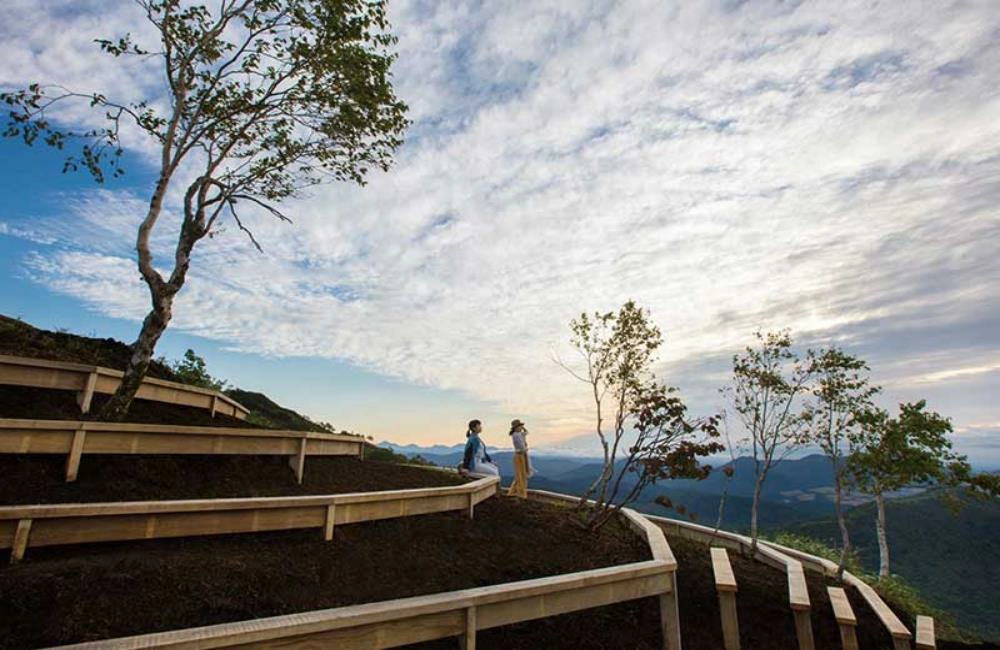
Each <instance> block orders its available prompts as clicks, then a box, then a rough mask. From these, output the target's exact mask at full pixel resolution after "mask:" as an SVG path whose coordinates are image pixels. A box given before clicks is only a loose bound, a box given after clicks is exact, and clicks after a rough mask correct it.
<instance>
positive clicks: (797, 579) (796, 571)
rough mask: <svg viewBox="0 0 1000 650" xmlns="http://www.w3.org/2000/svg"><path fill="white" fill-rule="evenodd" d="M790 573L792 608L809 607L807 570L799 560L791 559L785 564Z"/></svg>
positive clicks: (789, 598)
mask: <svg viewBox="0 0 1000 650" xmlns="http://www.w3.org/2000/svg"><path fill="white" fill-rule="evenodd" d="M785 567H786V571H787V573H788V602H789V604H791V606H792V609H809V607H810V603H809V587H808V585H807V584H806V575H805V571H804V570H803V569H802V564H801V563H800V562H799V561H798V560H792V559H791V558H789V561H788V562H787V563H786V565H785Z"/></svg>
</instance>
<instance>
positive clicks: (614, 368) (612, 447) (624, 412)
mask: <svg viewBox="0 0 1000 650" xmlns="http://www.w3.org/2000/svg"><path fill="white" fill-rule="evenodd" d="M570 329H571V330H572V333H573V334H572V338H571V339H570V342H571V343H572V344H573V347H574V348H576V350H577V351H578V352H579V353H580V356H581V357H582V358H583V360H584V362H585V364H586V372H585V373H583V374H581V373H577V372H576V371H574V370H573V369H572V368H570V367H568V366H567V365H565V364H562V363H561V362H560V365H562V367H563V368H564V369H565V370H566V371H567V372H569V373H570V374H571V375H573V377H575V378H577V379H579V380H580V381H582V382H584V383H586V384H588V385H589V387H590V391H591V396H592V399H593V400H594V408H595V414H596V426H595V431H596V434H597V438H598V440H599V441H600V443H601V449H602V452H603V454H604V458H603V464H602V468H601V473H600V474H599V475H598V476H597V478H596V479H594V482H593V483H592V484H591V485H590V487H588V488H587V490H586V492H584V493H583V494H582V495H581V496H580V502H579V507H581V508H582V507H583V506H584V504H586V501H587V499H589V498H590V497H591V496H593V495H596V500H597V503H598V504H603V503H604V502H605V501H606V500H607V493H608V486H609V484H610V483H611V480H612V477H613V475H614V472H615V461H616V460H617V457H618V450H619V447H620V446H621V444H622V438H623V437H624V436H625V432H626V420H627V419H628V417H629V413H630V412H631V411H632V409H633V406H634V405H635V404H636V403H637V401H638V399H639V397H640V396H641V395H642V394H643V393H644V392H645V391H647V390H649V388H650V387H651V386H652V385H653V373H652V363H653V355H654V354H655V352H656V350H657V349H658V348H659V347H660V345H661V344H662V342H663V337H662V335H661V334H660V330H659V328H657V327H656V326H655V325H654V324H653V323H652V322H651V321H650V319H649V314H648V312H647V311H646V310H644V309H642V308H640V307H639V306H637V305H636V304H635V302H633V301H631V300H629V301H628V302H626V303H625V304H624V305H622V307H621V309H619V310H618V312H617V313H616V312H607V313H603V314H602V313H597V312H595V313H594V314H592V315H588V314H586V313H583V314H580V317H579V318H577V319H575V320H573V321H572V322H571V323H570ZM608 420H610V423H608Z"/></svg>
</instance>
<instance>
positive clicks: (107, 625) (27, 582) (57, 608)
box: [0, 498, 655, 650]
mask: <svg viewBox="0 0 1000 650" xmlns="http://www.w3.org/2000/svg"><path fill="white" fill-rule="evenodd" d="M648 559H650V558H649V550H648V547H647V546H646V544H645V542H644V541H642V540H640V539H639V538H638V537H637V536H636V535H635V534H634V533H632V532H631V531H630V530H628V529H627V528H626V527H625V526H624V525H622V524H620V523H618V522H613V523H612V524H611V525H609V526H608V527H606V528H605V529H604V531H602V533H601V534H600V535H597V536H594V535H591V534H589V533H587V532H585V531H584V530H582V529H581V528H580V527H578V526H577V525H576V524H575V523H573V521H572V520H571V519H570V518H569V517H567V516H566V514H565V511H564V510H562V509H559V508H556V507H553V506H548V505H544V504H539V503H531V502H522V501H517V502H515V501H513V500H510V499H506V498H493V499H490V500H488V501H485V502H484V503H482V504H480V505H479V506H477V508H476V518H475V520H469V519H468V518H467V517H466V516H465V515H464V514H461V513H442V514H435V515H425V516H420V517H408V518H400V519H390V520H384V521H374V522H367V523H363V524H353V525H349V526H342V527H339V528H338V529H337V531H336V536H335V540H334V542H333V543H326V542H324V541H323V540H322V536H321V534H320V531H318V530H317V531H295V532H287V533H268V534H257V535H240V536H228V537H214V538H211V537H203V538H188V539H177V540H157V541H150V542H134V543H121V544H94V545H84V546H77V547H62V548H50V549H45V548H42V549H32V550H31V551H30V552H29V553H28V555H27V556H26V559H25V560H24V561H23V562H22V563H19V564H16V565H13V566H7V565H6V562H5V558H0V648H19V649H21V648H32V647H38V646H49V645H56V644H64V643H72V642H79V641H86V640H96V639H103V638H110V637H118V636H126V635H132V634H141V633H147V632H155V631H162V630H170V629H177V628H184V627H193V626H199V625H209V624H213V623H223V622H230V621H240V620H246V619H251V618H259V617H264V616H275V615H280V614H288V613H293V612H301V611H307V610H312V609H321V608H327V607H339V606H344V605H351V604H357V603H365V602H373V601H379V600H387V599H393V598H402V597H407V596H416V595H421V594H430V593H438V592H445V591H452V590H456V589H463V588H470V587H477V586H485V585H493V584H500V583H504V582H511V581H516V580H526V579H531V578H540V577H544V576H549V575H557V574H562V573H569V572H573V571H583V570H587V569H594V568H599V567H605V566H613V565H618V564H624V563H629V562H637V561H642V560H648ZM585 616H593V614H592V613H590V612H588V613H586V614H585ZM622 623H623V625H624V624H625V623H627V621H623V622H622ZM650 625H651V626H655V622H653V621H651V622H650ZM570 633H572V632H570ZM623 633H624V634H627V635H628V636H627V637H626V638H629V639H634V638H635V631H634V630H630V629H628V628H623V629H622V630H619V631H618V634H619V635H620V634H623ZM566 634H567V632H565V631H564V632H563V638H564V639H565V638H566V636H565V635H566ZM572 634H573V637H572V638H575V637H576V634H575V633H572ZM569 645H572V646H575V647H586V646H585V645H577V644H576V643H575V642H574V643H572V644H569ZM451 647H452V650H453V649H454V640H452V646H451ZM485 647H489V646H485ZM534 647H538V646H534ZM548 647H568V646H567V644H565V643H564V644H557V645H554V646H553V645H550V646H548ZM591 647H600V646H591ZM605 647H609V646H605ZM614 647H627V645H626V646H621V645H615V646H614Z"/></svg>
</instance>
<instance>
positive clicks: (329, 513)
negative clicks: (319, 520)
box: [323, 503, 337, 542]
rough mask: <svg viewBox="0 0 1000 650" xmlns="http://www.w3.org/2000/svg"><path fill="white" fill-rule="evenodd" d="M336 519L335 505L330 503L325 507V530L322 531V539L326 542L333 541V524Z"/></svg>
mask: <svg viewBox="0 0 1000 650" xmlns="http://www.w3.org/2000/svg"><path fill="white" fill-rule="evenodd" d="M336 517H337V504H336V503H331V504H330V505H328V506H327V507H326V528H325V529H324V531H323V539H325V540H326V541H328V542H329V541H332V540H333V524H334V522H335V521H336Z"/></svg>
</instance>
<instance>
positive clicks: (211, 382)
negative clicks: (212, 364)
mask: <svg viewBox="0 0 1000 650" xmlns="http://www.w3.org/2000/svg"><path fill="white" fill-rule="evenodd" d="M170 369H171V370H173V371H174V375H176V376H177V380H178V381H180V382H182V383H185V384H190V385H192V386H201V387H202V388H210V389H212V390H224V389H225V388H226V382H225V381H224V380H221V379H216V378H215V377H213V376H212V375H210V374H208V365H207V364H206V363H205V360H204V359H203V358H201V357H200V356H198V355H197V354H196V353H195V351H194V350H190V349H189V350H187V351H186V352H185V353H184V359H183V360H182V361H175V362H173V363H172V364H170Z"/></svg>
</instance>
